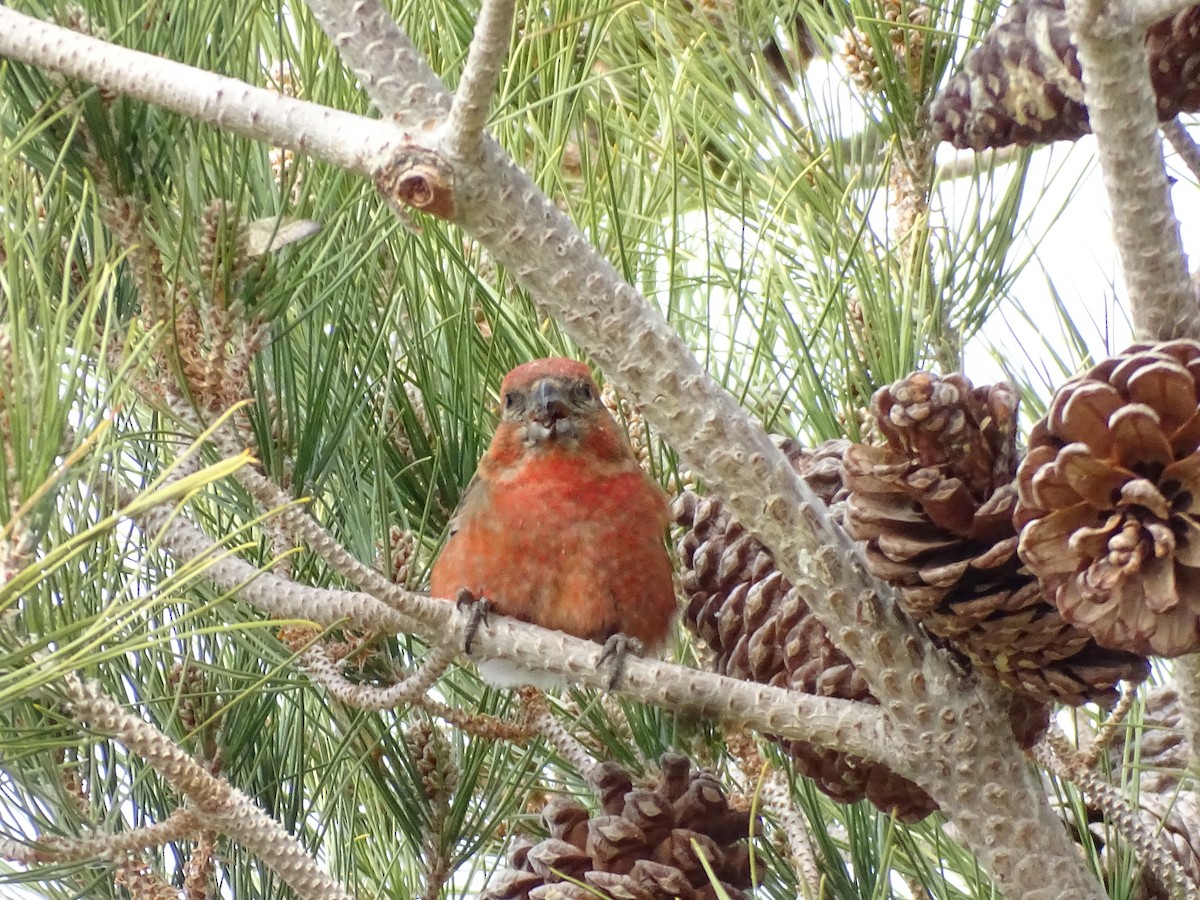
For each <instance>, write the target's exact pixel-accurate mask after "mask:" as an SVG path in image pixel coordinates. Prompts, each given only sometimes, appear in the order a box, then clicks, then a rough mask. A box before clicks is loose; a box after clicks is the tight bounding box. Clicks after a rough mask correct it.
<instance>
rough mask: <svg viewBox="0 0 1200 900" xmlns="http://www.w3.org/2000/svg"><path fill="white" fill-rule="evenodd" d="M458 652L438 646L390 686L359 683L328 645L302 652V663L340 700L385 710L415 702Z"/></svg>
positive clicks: (373, 710) (317, 645)
mask: <svg viewBox="0 0 1200 900" xmlns="http://www.w3.org/2000/svg"><path fill="white" fill-rule="evenodd" d="M457 655H458V652H457V651H456V650H454V649H453V648H452V647H449V646H446V645H443V646H441V647H434V648H433V649H432V650H430V651H429V653H428V655H427V656H426V657H425V659H423V660H422V661H421V665H420V666H419V667H418V668H417V671H415V672H413V673H412V674H411V675H409V676H408V677H407V678H405V679H404V680H403V681H400V682H397V683H396V684H393V685H389V686H388V687H376V686H375V685H371V684H355V683H354V682H352V681H350V680H348V679H347V678H346V677H345V676H344V675H343V674H342V672H341V668H340V667H339V666H338V664H337V663H336V662H335V661H334V659H333V657H332V656H330V654H329V651H328V649H327V648H326V647H324V646H322V645H321V644H314V645H313V646H311V647H309V648H308V649H307V650H305V651H303V652H302V653H301V654H300V664H301V665H302V666H303V667H304V669H305V671H306V672H308V674H309V676H311V677H312V679H313V680H314V681H316V682H317V683H318V684H320V685H321V686H322V687H324V688H325V689H326V690H327V691H329V693H330V694H332V695H333V696H334V698H335V699H337V700H338V701H339V702H341V703H344V704H346V705H347V706H353V707H355V708H356V709H366V710H370V711H371V712H381V711H383V710H385V709H395V708H396V707H397V706H406V705H411V704H413V703H414V702H415V701H416V699H417V698H418V697H420V696H422V695H424V694H425V693H426V692H427V691H428V690H429V689H430V688H431V687H433V685H434V682H436V681H437V680H438V679H439V678H441V676H442V673H443V672H445V671H446V668H447V667H448V666H449V665H450V663H452V662H453V661H454V657H455V656H457Z"/></svg>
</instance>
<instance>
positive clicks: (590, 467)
mask: <svg viewBox="0 0 1200 900" xmlns="http://www.w3.org/2000/svg"><path fill="white" fill-rule="evenodd" d="M500 403H501V413H500V424H499V425H498V426H497V428H496V434H495V436H494V437H493V438H492V443H491V446H490V447H488V450H487V453H485V454H484V456H483V459H482V460H480V462H479V469H478V471H477V472H476V473H475V478H474V479H473V480H472V481H471V483H470V484H469V485H468V486H467V489H466V491H465V492H464V493H463V496H462V500H461V501H460V503H459V506H458V510H457V511H456V512H455V514H454V517H453V518H452V519H451V521H450V537H449V540H447V542H446V546H445V547H444V548H443V549H442V552H441V555H440V556H439V557H438V559H437V561H436V562H435V563H434V564H433V573H432V578H431V584H430V590H431V592H432V593H433V595H434V596H435V597H456V596H457V595H458V594H459V592H460V591H461V590H463V589H465V590H466V591H469V592H470V593H471V595H473V596H474V597H476V598H483V599H485V600H487V601H488V602H489V603H490V604H491V608H492V609H494V610H495V611H496V612H498V613H500V614H502V615H506V616H512V617H513V618H517V619H521V620H523V621H526V622H533V623H535V624H537V625H541V626H543V627H544V628H553V629H556V630H558V631H565V632H566V633H568V634H573V635H575V636H576V637H581V638H587V639H589V640H593V641H598V642H606V641H608V640H609V639H610V638H612V637H613V636H615V635H617V634H623V635H625V636H627V637H631V638H635V639H636V640H637V641H639V642H640V643H641V645H642V646H643V647H644V648H646V649H648V650H653V649H655V648H657V647H659V646H660V645H661V644H662V642H663V640H664V639H665V638H666V636H667V633H668V631H669V630H670V628H671V619H672V617H673V616H674V614H675V589H674V585H673V583H672V580H671V573H672V566H671V560H670V557H669V556H668V555H667V550H666V547H665V546H664V544H663V533H664V532H665V530H666V527H667V523H668V521H669V518H670V513H669V510H668V506H667V498H666V494H665V493H664V491H663V490H662V488H660V487H659V486H658V485H657V484H655V483H654V482H653V481H652V480H651V479H650V477H649V476H648V475H647V474H646V473H645V472H644V471H642V468H641V467H640V466H639V465H638V462H637V459H636V458H635V457H634V455H633V451H632V450H631V449H630V447H629V442H628V441H627V440H626V438H625V435H624V433H623V432H622V431H621V429H620V428H619V427H618V426H617V423H616V422H615V421H614V420H613V417H612V416H611V415H609V412H608V410H607V409H605V407H604V405H603V404H602V403H601V402H600V391H599V390H598V389H597V387H596V383H595V382H594V381H593V380H592V377H591V375H590V374H589V372H588V369H587V366H585V365H584V364H583V363H580V362H576V361H575V360H571V359H562V358H554V359H535V360H533V361H531V362H527V363H525V364H524V365H520V366H517V367H516V368H515V369H513V370H512V371H511V372H509V373H508V374H507V375H506V376H505V377H504V381H503V382H502V383H501V385H500ZM497 662H499V661H497ZM480 668H481V672H483V674H484V675H485V677H488V678H489V680H493V681H495V682H497V683H504V684H510V685H511V684H527V683H532V682H534V681H537V680H538V679H533V678H530V677H529V675H530V673H528V672H526V671H523V670H519V671H514V669H517V667H515V666H513V665H512V664H506V665H505V664H502V665H500V666H494V665H493V666H488V667H485V666H481V667H480ZM487 669H490V670H491V671H487ZM545 674H546V673H542V675H543V676H545Z"/></svg>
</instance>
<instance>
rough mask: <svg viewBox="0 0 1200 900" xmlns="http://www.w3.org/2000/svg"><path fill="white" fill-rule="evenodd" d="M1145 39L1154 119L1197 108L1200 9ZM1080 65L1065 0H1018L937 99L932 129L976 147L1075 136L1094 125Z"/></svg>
mask: <svg viewBox="0 0 1200 900" xmlns="http://www.w3.org/2000/svg"><path fill="white" fill-rule="evenodd" d="M1146 43H1147V50H1148V52H1149V56H1150V79H1151V82H1152V84H1153V86H1154V92H1155V94H1156V95H1157V98H1158V117H1159V119H1161V120H1163V121H1166V120H1167V119H1172V118H1174V117H1175V116H1176V115H1177V114H1178V113H1180V112H1184V111H1194V110H1197V109H1200V77H1198V74H1200V69H1198V67H1197V64H1198V63H1200V8H1198V7H1192V8H1190V9H1186V10H1183V11H1182V12H1180V13H1177V14H1176V15H1175V16H1172V17H1171V18H1168V19H1164V20H1163V21H1162V22H1159V23H1158V24H1157V25H1155V26H1154V27H1153V28H1151V29H1150V31H1149V33H1148V34H1147V36H1146ZM1080 71H1081V70H1080V66H1079V59H1078V57H1077V55H1076V50H1075V45H1074V44H1073V43H1072V41H1071V34H1070V28H1069V27H1068V25H1067V17H1066V12H1065V6H1064V0H1018V2H1016V3H1014V4H1013V5H1012V6H1011V7H1010V8H1009V10H1008V12H1007V14H1006V15H1005V16H1004V18H1003V19H1002V20H1001V21H1000V22H999V24H997V25H996V26H995V27H994V28H993V29H992V30H991V31H990V32H989V33H988V34H987V36H986V37H984V39H983V41H982V42H981V43H980V44H979V46H978V47H976V48H975V49H974V50H972V51H971V52H970V53H969V54H967V57H966V59H964V60H963V66H962V69H961V70H959V71H958V72H957V73H956V74H955V75H954V76H952V77H951V78H950V80H949V81H948V82H947V83H946V86H945V87H944V88H943V89H942V91H941V93H939V94H938V96H937V97H936V98H935V99H934V101H933V105H932V107H931V108H930V116H931V120H932V124H933V128H934V134H935V136H936V137H937V138H938V140H943V141H949V142H950V143H951V144H953V145H954V146H956V147H961V148H964V149H966V148H971V149H975V150H982V149H984V148H985V147H1003V146H1006V145H1008V144H1020V145H1025V144H1045V143H1049V142H1051V141H1057V140H1075V139H1077V138H1079V137H1081V136H1082V135H1084V134H1087V133H1088V132H1089V131H1090V130H1091V128H1090V126H1089V124H1088V114H1087V107H1085V106H1084V105H1083V86H1082V84H1081V83H1080Z"/></svg>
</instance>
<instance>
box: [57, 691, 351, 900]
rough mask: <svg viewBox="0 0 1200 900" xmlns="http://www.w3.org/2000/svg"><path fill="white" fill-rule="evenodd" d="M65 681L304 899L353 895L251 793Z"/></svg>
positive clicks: (78, 709) (79, 700) (79, 701)
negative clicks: (319, 864) (247, 793)
mask: <svg viewBox="0 0 1200 900" xmlns="http://www.w3.org/2000/svg"><path fill="white" fill-rule="evenodd" d="M64 683H65V686H66V693H67V697H68V700H69V703H70V711H71V715H72V716H73V717H74V718H76V719H77V720H78V721H79V722H81V723H86V724H88V725H89V726H90V727H91V728H93V729H95V730H97V731H101V732H104V733H105V734H110V735H112V736H113V737H114V738H116V739H117V740H118V741H120V742H121V743H122V744H124V745H125V746H126V747H127V748H128V749H129V750H130V751H131V752H132V753H135V754H137V755H138V756H140V757H141V758H142V759H144V760H145V761H146V762H147V763H148V764H149V765H150V766H152V767H153V768H154V770H155V771H156V772H158V773H159V775H161V776H162V777H163V779H164V780H165V781H166V782H167V783H168V784H170V785H171V787H173V788H174V789H175V790H177V791H179V793H181V794H183V795H184V796H185V797H187V798H188V799H189V800H190V801H191V802H192V803H193V804H194V805H195V807H196V809H197V810H198V811H199V812H200V813H202V814H204V815H205V817H206V818H207V819H208V822H207V823H206V824H207V825H208V826H209V827H213V828H216V829H219V830H220V831H223V832H224V833H225V834H227V835H229V836H230V837H231V838H233V839H234V840H236V841H238V842H239V843H241V844H242V845H243V846H245V847H246V848H247V849H249V850H250V851H251V852H253V853H254V854H255V855H257V856H258V857H259V858H260V859H261V860H262V861H263V862H264V863H266V864H267V865H268V866H270V867H271V868H272V869H273V870H274V871H275V872H276V873H277V874H278V875H279V877H280V878H282V879H283V880H284V881H285V882H286V883H287V884H288V886H290V887H291V888H292V890H294V891H295V892H296V894H297V896H299V897H301V898H304V900H318V898H319V900H341V898H346V900H349V897H350V895H349V894H348V893H347V892H346V891H345V890H344V889H343V888H342V886H341V885H339V884H338V883H337V882H335V881H334V880H333V879H332V878H330V877H329V875H327V874H326V873H325V872H324V871H323V870H322V869H321V868H320V866H318V865H317V862H316V860H315V859H313V858H312V857H311V856H310V855H309V853H308V851H307V850H306V849H305V848H304V847H302V846H301V845H300V844H299V843H298V842H297V841H296V839H295V838H293V837H292V836H291V835H290V834H288V833H287V831H286V830H285V829H284V828H283V826H281V825H280V824H279V823H278V822H276V821H275V820H274V819H272V818H271V817H270V816H268V815H266V813H264V812H263V811H262V810H260V809H259V808H258V807H257V806H255V804H254V801H253V800H251V799H250V797H248V796H246V794H244V793H243V792H242V791H240V790H238V789H237V788H235V787H234V786H233V785H231V784H230V783H229V782H227V781H225V780H224V779H222V778H218V777H217V776H215V775H213V774H212V773H210V772H209V771H207V770H206V769H205V768H204V767H203V766H202V765H200V764H199V763H198V762H196V761H195V760H194V759H192V757H190V756H189V755H188V754H187V753H185V752H184V751H183V750H182V749H180V748H179V747H178V746H177V745H176V744H175V743H174V742H172V741H171V739H170V738H168V737H167V736H166V735H165V734H163V733H162V732H161V731H159V730H158V729H157V728H155V727H154V726H152V725H149V724H147V723H146V722H143V721H142V720H141V719H139V718H137V717H136V716H134V715H132V714H130V713H128V712H126V711H125V710H124V709H122V708H121V706H119V705H118V704H117V703H116V702H114V701H113V700H111V699H110V698H108V697H106V696H104V694H103V693H102V692H101V691H100V690H99V688H98V687H97V686H96V685H94V684H91V683H85V682H83V681H81V680H80V679H79V678H78V677H76V676H75V675H67V676H66V677H65V679H64Z"/></svg>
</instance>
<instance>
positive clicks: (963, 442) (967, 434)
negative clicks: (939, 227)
mask: <svg viewBox="0 0 1200 900" xmlns="http://www.w3.org/2000/svg"><path fill="white" fill-rule="evenodd" d="M871 410H872V412H873V413H874V415H875V416H876V418H877V420H878V422H879V426H880V431H881V433H882V434H883V436H884V438H885V440H886V441H887V445H886V446H883V447H870V446H865V445H861V444H856V445H853V446H851V447H850V448H849V449H848V450H847V451H846V457H845V474H846V485H847V487H848V488H849V489H850V497H849V499H848V501H847V506H846V509H847V512H846V530H847V531H848V532H849V533H850V535H851V536H852V537H854V538H856V539H858V540H861V541H865V542H866V544H865V551H866V560H867V568H868V569H869V570H870V571H871V572H872V573H873V574H874V575H876V576H877V577H879V578H881V579H883V580H885V581H887V582H889V583H891V584H892V585H894V586H895V587H896V590H897V594H898V597H899V599H900V603H901V605H902V606H903V607H904V608H905V610H906V611H908V612H909V614H911V615H912V616H913V617H914V618H916V619H917V620H918V621H920V622H921V623H922V624H923V625H924V626H925V627H926V628H927V629H928V630H929V631H930V633H932V634H934V635H936V636H938V637H940V638H943V639H945V641H946V642H947V643H948V644H949V646H950V647H951V648H953V649H954V650H956V651H958V652H959V653H961V654H963V655H964V656H966V658H967V659H968V660H969V661H970V663H971V665H972V666H973V667H974V668H976V669H978V670H979V671H981V672H985V673H987V674H989V675H991V676H992V677H994V678H996V679H997V680H998V681H1000V683H1001V684H1003V685H1005V686H1006V687H1008V688H1010V689H1011V690H1013V691H1015V692H1018V693H1021V694H1025V695H1027V696H1029V697H1031V698H1033V699H1036V700H1041V701H1043V702H1050V701H1055V700H1058V701H1062V702H1065V703H1068V704H1071V705H1079V704H1081V703H1085V702H1088V701H1095V702H1098V703H1101V704H1104V705H1111V704H1112V703H1113V702H1115V700H1116V696H1117V695H1116V689H1115V686H1116V685H1117V684H1118V683H1119V682H1120V681H1122V680H1133V681H1137V680H1140V679H1142V678H1144V677H1145V674H1146V671H1147V669H1146V663H1145V661H1144V660H1141V659H1139V658H1136V657H1133V656H1131V655H1129V654H1125V653H1120V652H1114V651H1111V650H1105V649H1103V648H1101V647H1099V646H1097V644H1096V641H1095V640H1093V639H1092V637H1091V636H1090V635H1089V634H1088V633H1087V632H1085V631H1083V630H1081V629H1079V628H1075V627H1073V626H1072V625H1070V624H1068V623H1067V622H1065V621H1063V618H1062V616H1060V615H1059V613H1058V611H1057V610H1056V609H1055V608H1054V606H1053V605H1052V604H1050V603H1049V602H1048V601H1047V600H1046V599H1045V598H1044V597H1043V596H1042V591H1041V588H1040V587H1039V585H1038V583H1037V580H1036V579H1035V577H1034V576H1033V575H1032V574H1031V573H1030V572H1029V571H1028V570H1027V569H1026V568H1025V567H1024V566H1023V565H1022V563H1021V560H1020V559H1019V558H1018V556H1017V553H1016V550H1017V532H1016V528H1015V526H1014V525H1013V521H1012V515H1013V511H1014V508H1015V506H1016V500H1017V497H1016V489H1015V487H1014V485H1013V483H1012V480H1013V474H1014V470H1015V468H1016V456H1017V454H1016V433H1017V397H1016V393H1015V392H1014V390H1013V389H1012V388H1011V387H1010V386H1008V385H1004V384H1001V385H994V386H991V387H981V388H975V387H974V386H973V385H972V384H971V382H970V381H968V380H967V379H966V378H964V377H963V376H962V375H957V374H955V375H947V376H945V377H938V376H936V375H930V374H926V373H922V372H917V373H914V374H912V375H910V376H908V377H907V378H904V379H901V380H900V381H897V382H896V383H894V384H892V385H890V386H889V387H886V388H882V389H880V390H879V391H877V392H876V393H875V396H874V397H873V398H872V401H871Z"/></svg>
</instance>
